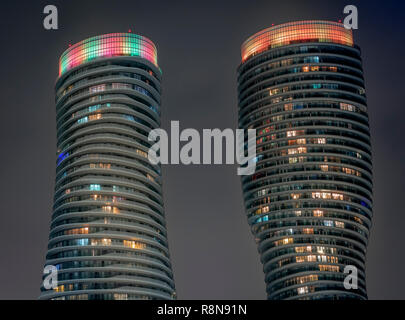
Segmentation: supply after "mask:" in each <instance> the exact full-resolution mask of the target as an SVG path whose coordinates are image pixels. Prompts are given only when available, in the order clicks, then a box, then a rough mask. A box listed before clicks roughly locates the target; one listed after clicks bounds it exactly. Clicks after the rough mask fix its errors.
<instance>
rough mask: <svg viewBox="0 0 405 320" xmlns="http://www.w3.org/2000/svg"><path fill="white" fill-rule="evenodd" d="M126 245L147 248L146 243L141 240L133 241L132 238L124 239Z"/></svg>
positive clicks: (134, 247) (133, 247)
mask: <svg viewBox="0 0 405 320" xmlns="http://www.w3.org/2000/svg"><path fill="white" fill-rule="evenodd" d="M123 244H124V246H126V247H129V248H132V249H140V250H141V249H145V248H146V244H144V243H142V242H139V241H132V240H124V241H123Z"/></svg>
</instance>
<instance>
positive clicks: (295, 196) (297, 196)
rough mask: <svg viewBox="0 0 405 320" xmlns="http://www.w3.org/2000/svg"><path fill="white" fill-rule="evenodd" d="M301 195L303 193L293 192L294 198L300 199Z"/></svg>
mask: <svg viewBox="0 0 405 320" xmlns="http://www.w3.org/2000/svg"><path fill="white" fill-rule="evenodd" d="M300 196H301V195H300V194H299V193H291V198H293V199H299V198H300Z"/></svg>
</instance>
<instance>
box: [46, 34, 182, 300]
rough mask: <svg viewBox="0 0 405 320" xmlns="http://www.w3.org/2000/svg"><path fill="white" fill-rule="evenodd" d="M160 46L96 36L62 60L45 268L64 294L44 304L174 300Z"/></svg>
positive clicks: (51, 295)
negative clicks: (158, 147) (157, 152)
mask: <svg viewBox="0 0 405 320" xmlns="http://www.w3.org/2000/svg"><path fill="white" fill-rule="evenodd" d="M161 76H162V75H161V70H160V69H159V67H158V64H157V51H156V47H155V45H154V44H153V43H152V42H151V41H150V40H149V39H147V38H145V37H142V36H139V35H135V34H132V33H114V34H106V35H101V36H96V37H92V38H89V39H86V40H84V41H81V42H79V43H77V44H75V45H73V46H71V47H69V48H68V49H67V50H66V51H65V52H64V53H63V54H62V56H61V58H60V69H59V77H58V79H57V82H56V88H55V90H56V114H57V148H58V151H57V152H58V154H57V169H56V183H55V196H54V206H53V215H52V221H51V227H50V236H49V244H48V252H47V255H46V265H54V266H56V268H57V270H58V286H57V287H56V288H54V289H53V290H52V289H51V290H46V289H45V288H44V287H42V288H41V291H42V292H41V296H40V299H66V300H67V299H69V300H70V299H173V298H174V297H175V286H174V282H173V274H172V270H171V263H170V257H169V249H168V243H167V234H166V227H165V216H164V209H163V199H162V180H161V171H160V166H157V165H152V164H151V163H150V162H149V160H148V149H149V147H150V145H151V142H149V141H148V134H149V132H150V131H151V130H152V129H155V128H158V127H159V126H160V93H161V85H160V81H161Z"/></svg>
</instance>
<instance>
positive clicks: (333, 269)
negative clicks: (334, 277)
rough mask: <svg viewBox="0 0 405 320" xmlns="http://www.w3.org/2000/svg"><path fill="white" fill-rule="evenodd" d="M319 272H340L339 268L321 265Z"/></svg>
mask: <svg viewBox="0 0 405 320" xmlns="http://www.w3.org/2000/svg"><path fill="white" fill-rule="evenodd" d="M319 271H329V272H339V266H331V265H327V264H326V265H324V264H320V265H319Z"/></svg>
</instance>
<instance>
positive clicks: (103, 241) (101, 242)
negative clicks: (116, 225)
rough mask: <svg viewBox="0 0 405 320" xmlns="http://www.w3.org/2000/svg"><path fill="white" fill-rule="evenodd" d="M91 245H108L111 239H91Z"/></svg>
mask: <svg viewBox="0 0 405 320" xmlns="http://www.w3.org/2000/svg"><path fill="white" fill-rule="evenodd" d="M91 245H92V246H110V245H111V239H106V238H104V239H91Z"/></svg>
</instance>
